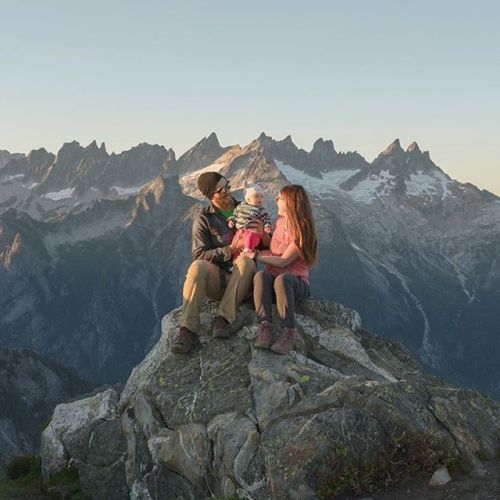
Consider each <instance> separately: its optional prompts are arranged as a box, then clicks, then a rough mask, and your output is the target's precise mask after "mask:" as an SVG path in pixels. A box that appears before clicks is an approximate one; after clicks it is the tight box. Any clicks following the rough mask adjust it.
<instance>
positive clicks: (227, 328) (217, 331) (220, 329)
mask: <svg viewBox="0 0 500 500" xmlns="http://www.w3.org/2000/svg"><path fill="white" fill-rule="evenodd" d="M232 333H233V332H232V329H231V323H229V321H228V320H227V319H226V318H224V316H216V317H215V322H214V331H213V336H214V337H215V338H216V339H227V338H228V337H230V336H231V334H232Z"/></svg>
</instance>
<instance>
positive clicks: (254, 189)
mask: <svg viewBox="0 0 500 500" xmlns="http://www.w3.org/2000/svg"><path fill="white" fill-rule="evenodd" d="M243 189H244V190H245V191H244V193H245V201H246V202H247V203H249V202H248V200H249V199H250V198H251V197H252V196H253V195H255V194H257V193H260V194H262V191H263V189H262V186H261V185H260V184H253V183H250V182H247V181H243Z"/></svg>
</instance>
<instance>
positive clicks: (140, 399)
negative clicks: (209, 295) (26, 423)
mask: <svg viewBox="0 0 500 500" xmlns="http://www.w3.org/2000/svg"><path fill="white" fill-rule="evenodd" d="M179 314H180V310H179V309H176V310H174V311H172V312H170V313H169V314H167V315H166V316H165V317H164V318H163V322H162V336H161V338H160V339H159V341H158V343H157V344H156V346H155V347H154V348H153V349H152V351H151V352H150V353H149V355H148V356H147V357H146V358H145V359H144V360H143V361H142V362H141V363H140V364H139V365H138V366H137V367H136V368H135V369H134V370H133V372H132V374H131V375H130V378H129V380H128V382H127V384H126V386H125V388H124V389H123V391H122V393H121V394H119V395H118V394H117V393H116V392H115V391H113V390H111V389H110V390H107V391H105V392H103V393H100V394H97V395H95V396H93V397H91V398H87V399H85V400H81V401H77V402H74V403H70V404H67V405H60V406H58V407H57V408H56V411H55V412H54V417H53V419H52V422H51V423H50V425H49V426H48V428H47V429H46V430H45V432H44V434H43V439H42V462H43V472H44V475H45V477H46V478H47V477H50V476H51V475H53V474H55V473H57V472H59V471H60V470H62V469H64V468H66V467H75V468H77V469H78V471H79V474H80V479H81V483H82V489H83V491H84V493H85V494H87V495H89V496H90V497H91V498H93V499H101V498H107V499H115V498H116V499H122V498H126V497H127V496H129V497H130V498H132V499H136V500H139V499H141V500H143V499H144V500H145V499H151V498H155V499H170V498H172V499H173V498H176V499H177V498H186V499H201V498H211V497H219V498H227V497H238V498H247V499H255V500H257V499H267V498H292V499H313V498H331V497H333V496H335V495H336V494H339V493H355V494H359V493H368V492H370V491H373V490H374V489H376V488H379V487H384V486H386V485H389V484H393V483H394V482H398V481H404V480H406V479H410V478H414V477H423V478H427V480H428V479H429V478H430V477H431V475H432V473H433V472H434V471H436V470H437V469H439V468H441V467H447V468H448V469H449V470H450V472H451V473H452V474H454V473H465V472H471V471H474V470H478V469H480V468H481V463H482V461H488V460H493V459H495V457H496V456H497V454H498V452H499V450H500V406H499V405H498V404H497V403H495V402H493V401H492V400H491V399H489V398H488V397H486V396H484V395H482V394H480V393H478V392H476V391H470V390H460V389H456V388H453V387H450V386H448V385H446V384H444V383H443V382H441V381H440V380H438V379H436V378H435V377H433V376H430V375H428V374H426V373H425V372H423V370H422V369H421V367H420V365H419V364H418V363H417V362H416V361H415V360H414V358H413V357H412V356H411V355H410V354H409V353H408V351H407V350H406V349H405V348H404V347H403V346H402V345H401V344H399V343H398V342H395V341H392V340H388V339H382V338H380V337H377V336H375V335H372V334H370V333H368V332H364V331H363V330H361V320H360V318H359V315H358V314H357V313H356V312H354V311H351V310H348V309H346V308H344V307H342V306H340V305H338V304H334V303H331V302H327V301H316V300H315V301H309V302H307V303H306V304H305V305H303V306H302V308H301V309H300V310H299V314H297V324H298V329H299V333H300V337H299V339H298V340H297V342H296V349H295V350H294V351H292V353H291V354H290V355H288V356H278V355H276V354H274V353H272V352H271V351H260V350H255V349H253V347H252V341H253V339H254V337H255V335H256V330H257V321H256V316H255V312H254V311H253V310H252V309H250V308H249V307H248V306H246V305H244V306H243V307H242V311H241V314H242V318H243V327H242V328H241V329H240V331H238V333H237V334H236V335H234V336H233V337H232V338H230V339H227V340H219V339H213V338H211V337H210V335H209V333H208V332H209V331H210V327H211V324H212V322H213V319H214V316H215V305H214V304H213V303H207V304H206V305H205V307H204V310H203V313H202V323H203V328H204V332H203V335H202V337H201V340H202V342H201V346H200V347H199V348H197V349H195V350H194V351H193V352H192V353H190V354H189V355H176V354H172V353H171V352H170V351H169V344H170V342H171V341H172V338H173V336H174V334H175V332H176V329H177V327H178V318H179ZM395 464H396V466H395Z"/></svg>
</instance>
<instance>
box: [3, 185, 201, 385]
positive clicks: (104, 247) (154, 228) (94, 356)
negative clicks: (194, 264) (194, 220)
mask: <svg viewBox="0 0 500 500" xmlns="http://www.w3.org/2000/svg"><path fill="white" fill-rule="evenodd" d="M191 207H192V200H190V199H189V198H187V197H186V196H184V195H183V194H182V192H181V190H180V186H179V183H178V180H177V178H176V177H175V176H173V177H165V178H164V177H158V178H157V179H156V180H155V181H154V182H152V183H150V184H149V185H148V186H146V187H145V188H144V189H143V190H142V191H140V192H139V194H138V195H136V196H135V197H133V198H130V199H128V200H115V201H110V200H101V201H99V202H97V203H95V204H93V206H92V207H91V208H89V209H87V210H86V211H83V212H79V213H77V214H74V215H68V216H66V217H65V218H64V219H60V220H57V221H53V222H51V223H43V222H39V221H35V220H33V219H31V218H30V217H29V216H27V215H26V214H23V213H19V212H17V211H16V210H13V209H11V210H9V211H7V212H5V213H3V214H2V215H0V273H1V276H2V278H1V279H0V311H2V313H1V314H0V335H1V342H2V345H4V346H10V347H31V348H33V349H36V350H38V351H40V352H42V353H43V354H44V355H46V356H48V357H50V358H52V359H56V360H58V361H59V362H61V363H64V364H65V365H66V366H69V367H71V368H73V369H74V370H76V371H77V372H78V373H80V374H81V375H82V376H83V377H85V378H88V379H90V380H92V381H94V382H95V383H104V382H107V383H109V382H115V381H117V380H121V381H123V380H124V379H125V378H126V377H127V375H128V373H129V372H130V369H131V368H132V367H133V366H134V365H135V364H136V363H137V362H138V361H139V360H140V359H142V358H143V357H144V354H145V352H147V350H149V348H150V347H151V343H152V342H153V341H154V339H155V338H158V336H159V323H160V320H161V317H162V316H163V314H164V313H165V311H166V310H169V309H170V308H172V307H174V306H175V305H177V300H178V298H177V297H178V293H179V292H178V291H179V289H180V287H181V282H182V278H183V274H182V272H183V271H182V270H183V269H185V267H186V265H187V256H188V255H189V254H190V226H191V224H190V212H189V210H190V209H191ZM184 217H185V218H186V221H187V223H186V222H181V221H182V219H183V218H184Z"/></svg>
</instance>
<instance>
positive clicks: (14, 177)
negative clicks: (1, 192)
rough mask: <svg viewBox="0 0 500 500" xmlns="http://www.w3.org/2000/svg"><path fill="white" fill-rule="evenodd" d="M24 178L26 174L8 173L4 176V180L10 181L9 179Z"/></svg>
mask: <svg viewBox="0 0 500 500" xmlns="http://www.w3.org/2000/svg"><path fill="white" fill-rule="evenodd" d="M22 178H24V174H16V175H7V176H6V177H5V178H4V180H3V181H4V182H9V181H13V180H14V179H22Z"/></svg>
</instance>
